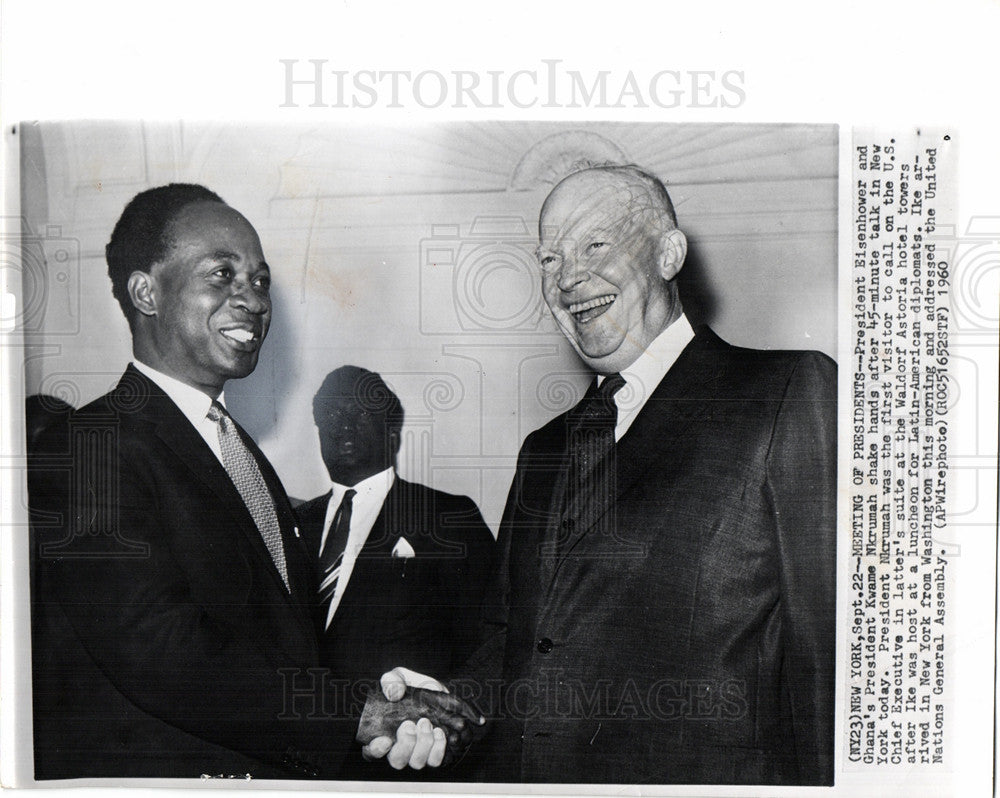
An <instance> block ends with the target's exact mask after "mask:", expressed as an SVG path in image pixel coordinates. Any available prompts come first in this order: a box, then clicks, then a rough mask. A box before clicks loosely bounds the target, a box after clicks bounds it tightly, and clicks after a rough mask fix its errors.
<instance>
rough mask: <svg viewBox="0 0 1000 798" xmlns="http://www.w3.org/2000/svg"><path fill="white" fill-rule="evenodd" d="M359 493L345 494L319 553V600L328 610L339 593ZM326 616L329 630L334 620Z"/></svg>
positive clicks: (347, 492) (328, 614)
mask: <svg viewBox="0 0 1000 798" xmlns="http://www.w3.org/2000/svg"><path fill="white" fill-rule="evenodd" d="M357 493H358V492H357V491H356V490H354V489H353V488H351V489H349V490H347V491H346V492H345V493H344V498H343V499H341V500H340V506H339V507H338V508H337V512H336V514H335V515H334V516H333V521H331V522H330V529H329V531H328V532H327V534H326V541H325V542H324V545H323V550H322V551H321V552H320V553H319V600H320V604H321V605H322V606H324V607H327V608H328V609H329V606H330V602H331V601H333V597H334V596H335V595H336V593H337V583H338V582H339V581H340V570H341V568H342V567H343V565H344V552H345V551H346V549H347V540H348V538H349V537H350V534H351V513H352V512H353V509H354V497H355V496H356V495H357ZM326 615H327V617H326V627H327V628H328V627H329V626H330V621H331V620H332V619H331V618H330V613H329V611H328V612H327V613H326Z"/></svg>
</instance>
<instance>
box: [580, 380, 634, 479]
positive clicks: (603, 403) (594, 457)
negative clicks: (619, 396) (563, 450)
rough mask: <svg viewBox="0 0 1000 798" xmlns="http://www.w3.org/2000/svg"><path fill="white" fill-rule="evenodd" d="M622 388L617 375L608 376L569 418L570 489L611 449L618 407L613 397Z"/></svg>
mask: <svg viewBox="0 0 1000 798" xmlns="http://www.w3.org/2000/svg"><path fill="white" fill-rule="evenodd" d="M624 385H625V378H624V377H622V375H621V374H609V375H608V376H607V377H605V378H604V381H603V382H602V383H601V384H600V386H599V387H598V388H597V390H596V391H593V392H592V393H590V394H589V395H588V396H587V397H586V398H585V399H584V400H583V402H581V403H580V404H579V406H578V407H577V408H576V409H575V410H574V411H573V412H572V414H571V417H570V429H569V433H570V441H569V453H570V468H571V471H572V475H573V477H574V479H572V480H571V488H576V487H579V486H580V485H581V484H582V483H583V482H584V481H586V479H587V478H588V477H589V476H590V475H591V473H593V471H594V468H596V466H597V465H598V464H599V463H600V462H602V461H603V460H604V459H605V458H606V457H607V455H608V452H610V451H611V449H612V447H613V446H614V445H615V426H616V425H617V423H618V405H617V404H615V394H616V393H617V392H618V391H619V390H620V389H621V388H622V386H624Z"/></svg>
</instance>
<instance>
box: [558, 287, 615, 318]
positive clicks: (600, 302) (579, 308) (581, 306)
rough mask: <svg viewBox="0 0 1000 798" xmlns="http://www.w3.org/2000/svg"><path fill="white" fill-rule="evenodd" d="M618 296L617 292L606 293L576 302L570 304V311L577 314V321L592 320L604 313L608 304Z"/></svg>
mask: <svg viewBox="0 0 1000 798" xmlns="http://www.w3.org/2000/svg"><path fill="white" fill-rule="evenodd" d="M617 298H618V295H617V294H604V295H602V296H597V297H594V298H593V299H588V300H587V301H586V302H574V303H573V304H572V305H570V306H569V312H570V313H572V314H573V315H574V316H576V318H577V321H590V320H591V319H595V318H597V317H598V316H600V315H601V314H602V313H604V312H605V311H606V310H607V308H608V305H610V304H611V303H612V302H614V301H615V300H616V299H617Z"/></svg>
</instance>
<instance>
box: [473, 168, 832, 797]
mask: <svg viewBox="0 0 1000 798" xmlns="http://www.w3.org/2000/svg"><path fill="white" fill-rule="evenodd" d="M539 228H540V246H539V250H538V256H539V264H540V269H541V280H542V290H543V294H544V297H545V301H546V303H547V304H548V306H549V309H550V310H551V312H552V314H553V316H554V318H555V319H556V321H557V322H558V323H559V326H560V328H561V329H562V331H563V333H564V334H565V335H566V337H567V339H568V340H569V341H570V343H571V344H572V345H573V347H574V349H575V350H576V352H577V353H578V354H579V356H580V358H581V360H582V361H583V362H584V363H585V364H586V365H587V366H588V367H589V368H590V369H591V370H592V371H593V372H594V373H595V379H594V381H593V383H592V385H591V387H590V390H589V391H588V392H587V395H586V396H585V398H584V399H583V400H582V401H581V402H580V404H579V405H577V406H576V407H575V408H573V409H572V410H570V411H568V412H567V413H564V414H563V415H561V416H559V417H558V418H556V419H554V420H553V421H551V422H550V423H548V424H546V425H545V426H544V427H542V428H541V429H539V430H537V431H535V432H534V433H532V434H531V435H529V436H528V438H527V439H526V440H525V442H524V444H523V446H522V448H521V452H520V456H519V460H518V465H517V471H516V474H515V477H514V481H513V485H512V487H511V491H510V496H509V498H508V502H507V508H506V512H505V514H504V518H503V521H502V524H501V530H500V536H499V541H498V543H499V549H500V561H501V563H502V567H501V571H500V576H499V583H498V585H497V591H496V594H495V596H496V597H495V599H494V602H493V604H492V611H491V613H490V619H489V623H487V624H486V625H485V629H484V640H483V643H482V647H481V648H480V649H479V652H478V654H477V655H476V656H475V657H474V658H473V660H472V662H471V663H470V664H469V666H468V668H467V669H466V671H465V673H464V674H463V675H464V676H465V677H467V678H468V681H467V682H465V689H466V690H468V691H470V693H469V694H470V695H472V696H473V697H475V698H476V699H477V700H478V701H479V702H480V706H481V708H483V709H485V710H487V715H488V717H490V718H491V719H492V721H493V723H492V728H491V731H490V733H489V737H488V739H487V740H485V741H484V743H483V744H482V745H480V746H478V747H474V748H473V752H471V753H470V756H474V757H475V758H476V759H477V761H478V763H479V765H480V772H481V775H482V778H484V779H485V780H493V781H526V782H534V781H542V782H575V783H595V782H596V783H602V782H603V783H608V782H611V783H615V782H620V783H692V784H693V783H722V784H763V783H767V784H830V783H832V778H833V770H832V762H833V742H832V732H833V673H834V629H835V625H834V605H835V581H834V574H835V509H836V500H835V495H836V494H835V489H836V480H835V464H836V448H835V447H836V401H835V397H836V367H835V365H834V363H833V362H832V361H831V360H830V359H829V358H827V357H826V356H825V355H822V354H820V353H817V352H795V351H766V352H765V351H754V350H750V349H742V348H738V347H734V346H731V345H729V344H728V343H726V342H725V341H723V340H721V339H720V338H719V337H718V336H717V335H715V333H713V332H712V331H711V330H710V329H708V328H699V329H693V328H692V327H691V325H690V324H689V322H688V320H687V317H686V316H685V314H684V309H683V306H682V303H681V297H680V294H679V292H678V288H677V281H676V277H677V275H678V273H679V272H680V270H681V268H682V267H683V265H684V260H685V257H686V255H687V241H686V238H685V236H684V234H683V232H682V231H681V230H680V229H679V228H678V226H677V221H676V217H675V215H674V210H673V207H672V205H671V201H670V198H669V196H668V194H667V191H666V189H665V188H664V186H663V184H662V183H661V182H660V181H659V180H658V179H657V178H656V177H654V176H652V175H650V174H647V173H645V172H643V171H641V170H640V169H638V168H636V167H606V168H594V169H587V170H583V171H580V172H577V173H575V174H572V175H570V176H569V177H567V178H566V179H564V180H563V181H562V182H561V183H559V184H558V185H557V186H556V187H555V189H554V190H553V191H552V193H551V194H550V195H549V197H548V199H547V200H546V201H545V203H544V206H543V208H542V211H541V218H540V224H539ZM497 677H499V679H498V681H491V680H497ZM494 684H500V685H501V687H500V688H499V689H493V688H489V687H488V686H489V685H494Z"/></svg>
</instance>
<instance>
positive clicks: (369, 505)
mask: <svg viewBox="0 0 1000 798" xmlns="http://www.w3.org/2000/svg"><path fill="white" fill-rule="evenodd" d="M313 418H314V420H315V422H316V428H317V430H318V432H319V440H320V450H321V453H322V456H323V462H324V463H325V465H326V468H327V472H328V473H329V475H330V480H331V483H332V484H331V487H330V490H329V491H327V492H326V493H325V494H323V495H322V496H318V497H317V498H315V499H313V500H312V501H309V502H307V503H305V504H304V505H301V506H300V507H298V508H297V509H296V512H297V514H298V517H299V519H300V522H301V528H302V537H303V540H304V541H305V543H306V546H307V548H308V550H309V552H310V554H311V555H312V557H313V558H314V559H315V562H316V567H317V584H318V590H319V592H318V599H319V606H318V616H317V623H318V626H319V630H320V631H319V634H320V661H321V663H322V664H323V665H324V666H326V667H328V668H329V669H330V670H331V672H332V673H334V674H336V675H337V678H338V679H347V680H348V683H349V684H353V683H355V682H357V681H360V680H364V679H366V678H368V679H370V678H371V677H372V675H373V674H376V675H377V674H380V673H384V672H386V671H389V670H391V669H393V668H395V667H396V666H399V665H404V666H406V667H408V668H413V669H415V670H418V671H422V672H424V673H428V674H446V673H451V672H452V671H453V670H454V669H455V668H456V667H457V666H458V665H460V664H461V663H463V662H464V661H465V660H466V658H467V657H468V656H469V655H470V654H471V653H472V650H473V648H474V647H475V644H476V639H477V630H478V623H479V618H480V612H481V608H482V607H481V605H482V600H483V593H484V590H485V587H486V585H487V583H488V578H489V577H491V576H492V575H493V568H494V549H495V546H496V543H495V541H494V539H493V534H492V533H491V532H490V530H489V528H488V527H487V526H486V523H485V521H483V518H482V515H481V514H480V512H479V509H478V508H477V507H476V505H475V503H474V502H473V501H472V500H471V499H469V498H468V497H466V496H453V495H452V494H449V493H444V492H443V491H438V490H433V489H431V488H428V487H425V486H423V485H419V484H416V483H413V482H408V481H407V480H404V479H402V478H400V477H399V475H398V474H397V473H396V461H397V456H398V453H399V448H400V442H401V435H402V428H403V407H402V404H401V403H400V401H399V398H398V397H397V396H396V395H395V394H394V393H393V392H392V391H391V390H390V388H389V386H388V385H386V384H385V382H384V381H383V380H382V378H381V376H379V375H378V374H376V373H374V372H371V371H368V370H367V369H363V368H359V367H357V366H341V367H340V368H338V369H336V370H334V371H332V372H330V373H329V374H328V375H327V376H326V378H325V379H324V380H323V383H322V385H321V386H320V388H319V390H318V391H317V392H316V395H315V397H314V398H313ZM355 772H356V774H357V776H358V777H365V778H373V777H374V778H381V777H384V771H383V770H377V769H375V768H372V767H364V766H363V767H362V768H357V769H355ZM380 774H382V775H380Z"/></svg>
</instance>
